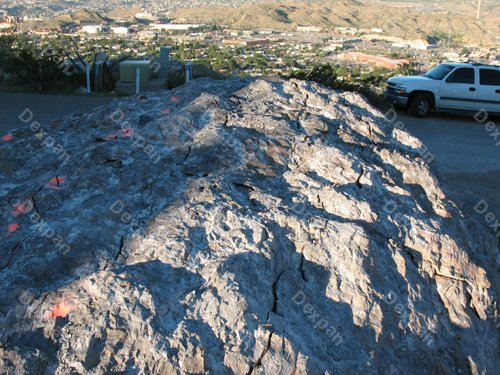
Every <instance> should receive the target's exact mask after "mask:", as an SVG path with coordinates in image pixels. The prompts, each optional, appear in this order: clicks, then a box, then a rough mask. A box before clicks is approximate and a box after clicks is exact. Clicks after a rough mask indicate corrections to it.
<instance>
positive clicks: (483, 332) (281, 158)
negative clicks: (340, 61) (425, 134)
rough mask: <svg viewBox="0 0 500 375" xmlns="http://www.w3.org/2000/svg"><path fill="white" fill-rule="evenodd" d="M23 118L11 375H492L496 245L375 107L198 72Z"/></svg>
mask: <svg viewBox="0 0 500 375" xmlns="http://www.w3.org/2000/svg"><path fill="white" fill-rule="evenodd" d="M21 118H22V120H23V121H24V122H25V123H26V126H25V127H23V128H20V129H17V130H15V131H13V132H12V133H11V134H9V135H7V136H4V137H3V138H2V140H1V141H0V146H1V147H0V202H1V204H2V206H1V215H2V222H1V223H0V231H1V233H0V235H1V236H2V237H1V245H0V251H1V258H0V283H1V285H2V288H1V290H0V301H2V303H1V306H0V322H1V323H0V334H1V336H0V358H1V364H0V366H2V367H0V369H1V372H2V373H6V372H8V373H9V374H11V373H31V374H42V373H58V374H68V373H88V374H91V373H94V374H97V373H118V372H120V373H121V372H124V373H127V374H139V373H140V374H202V373H204V374H208V373H210V374H273V375H274V374H361V373H363V374H381V373H384V374H403V373H412V374H424V373H425V374H430V373H435V374H464V373H488V374H493V373H495V371H498V367H496V363H495V358H496V357H497V355H498V344H497V334H496V331H495V326H494V321H493V319H492V318H491V317H492V316H494V315H495V314H496V313H497V311H496V307H495V306H494V304H493V297H492V296H493V292H492V287H491V286H490V281H489V280H488V278H491V276H490V275H489V274H487V272H486V271H485V268H487V266H485V264H488V259H489V258H488V252H489V249H491V248H493V245H492V244H493V239H492V238H491V236H489V235H488V234H487V233H486V232H484V231H483V230H482V228H480V227H476V228H474V229H471V228H470V227H469V226H467V225H466V223H465V221H464V218H463V215H462V214H461V213H460V211H459V210H458V209H457V208H456V206H455V205H454V204H453V203H452V202H450V200H449V199H447V196H446V194H447V193H446V189H445V188H443V187H442V186H441V185H440V183H439V181H438V179H437V178H436V177H435V171H434V167H433V166H432V165H431V166H429V165H428V163H427V160H426V158H425V155H424V152H423V151H422V145H421V143H420V142H419V141H418V140H417V139H416V138H414V137H412V136H411V135H409V134H408V133H406V132H405V131H403V130H401V129H398V128H395V127H393V126H391V125H390V124H388V123H386V122H385V121H384V119H383V116H382V114H381V113H380V112H378V111H377V110H374V109H373V108H372V107H371V106H370V105H369V104H367V102H366V101H365V100H364V99H363V98H362V97H361V96H359V95H357V94H354V93H339V92H335V91H331V90H328V89H326V88H324V87H322V86H320V85H317V84H314V83H309V82H302V81H295V80H292V81H282V80H280V79H278V78H276V79H274V78H269V79H250V78H249V79H231V80H227V81H220V82H219V81H212V80H208V79H206V80H205V79H201V80H196V81H194V82H191V83H190V84H188V85H186V86H184V87H181V88H178V89H176V90H174V91H171V92H163V93H160V94H147V95H145V96H140V97H134V98H126V99H122V100H115V101H113V102H111V103H110V104H109V105H107V106H103V107H100V108H98V109H96V110H94V111H93V112H92V113H89V114H73V115H72V116H70V117H68V118H65V119H62V120H59V121H54V123H53V124H52V125H51V126H50V128H49V127H47V126H44V125H42V124H39V123H38V122H37V121H36V113H31V111H29V110H27V111H25V112H23V114H22V116H21ZM495 368H496V370H495Z"/></svg>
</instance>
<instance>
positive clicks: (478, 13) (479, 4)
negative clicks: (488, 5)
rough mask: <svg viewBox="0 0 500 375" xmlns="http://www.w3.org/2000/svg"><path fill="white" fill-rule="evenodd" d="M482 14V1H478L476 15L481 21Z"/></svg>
mask: <svg viewBox="0 0 500 375" xmlns="http://www.w3.org/2000/svg"><path fill="white" fill-rule="evenodd" d="M480 14H481V0H477V14H476V18H477V19H479V15H480Z"/></svg>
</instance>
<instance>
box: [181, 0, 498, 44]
mask: <svg viewBox="0 0 500 375" xmlns="http://www.w3.org/2000/svg"><path fill="white" fill-rule="evenodd" d="M499 8H500V7H495V8H492V7H491V5H488V4H487V8H485V16H484V18H483V19H481V20H480V21H478V20H476V19H475V15H476V12H475V9H474V7H473V6H472V5H471V4H462V5H460V6H459V7H458V8H453V7H452V5H450V4H441V5H439V6H436V7H430V9H431V11H429V6H427V5H426V6H424V5H418V4H417V5H415V4H407V3H388V2H386V3H380V2H366V3H361V2H360V1H354V0H343V1H337V0H327V1H307V2H306V1H293V0H292V1H283V0H282V1H276V2H266V3H262V4H257V5H245V6H241V7H238V8H233V7H227V6H207V7H197V8H182V9H178V10H176V11H174V12H173V13H172V17H173V18H174V20H175V21H177V22H195V23H217V24H223V25H227V26H228V27H231V28H236V29H255V28H260V29H277V30H295V28H296V27H297V26H298V25H304V26H308V25H315V26H321V27H325V28H332V27H336V26H352V27H357V28H372V27H378V28H381V29H383V30H384V31H385V34H387V35H393V36H398V37H403V38H412V39H413V38H425V36H427V35H430V34H433V33H435V32H441V33H448V32H450V33H451V34H456V35H461V36H463V41H465V42H470V43H482V44H486V45H498V39H497V36H499V35H500V28H499V23H498V17H499V16H500V12H499V11H500V9H499Z"/></svg>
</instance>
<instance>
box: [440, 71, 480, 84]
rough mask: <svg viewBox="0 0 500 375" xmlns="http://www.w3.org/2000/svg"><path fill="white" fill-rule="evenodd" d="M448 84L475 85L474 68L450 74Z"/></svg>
mask: <svg viewBox="0 0 500 375" xmlns="http://www.w3.org/2000/svg"><path fill="white" fill-rule="evenodd" d="M446 82H448V83H470V84H474V68H458V69H457V70H455V71H453V73H451V74H450V76H449V77H448V79H447V80H446Z"/></svg>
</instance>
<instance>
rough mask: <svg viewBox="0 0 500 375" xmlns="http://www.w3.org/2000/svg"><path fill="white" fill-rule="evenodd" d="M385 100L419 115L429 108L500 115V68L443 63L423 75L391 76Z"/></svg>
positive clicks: (426, 111)
mask: <svg viewBox="0 0 500 375" xmlns="http://www.w3.org/2000/svg"><path fill="white" fill-rule="evenodd" d="M385 97H386V99H387V100H388V101H389V102H390V103H392V104H394V105H395V106H396V107H399V108H405V109H409V111H410V112H411V113H412V114H413V115H414V116H416V117H425V116H426V115H427V114H428V113H429V111H430V110H432V109H435V110H438V111H453V112H462V111H464V112H478V111H480V110H483V111H486V112H487V113H490V114H495V115H497V114H500V67H499V66H494V65H484V64H469V63H444V64H441V65H438V66H436V67H435V68H434V69H431V70H430V71H428V72H427V73H425V74H424V75H423V76H397V77H392V78H389V80H388V81H387V88H386V90H385Z"/></svg>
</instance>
